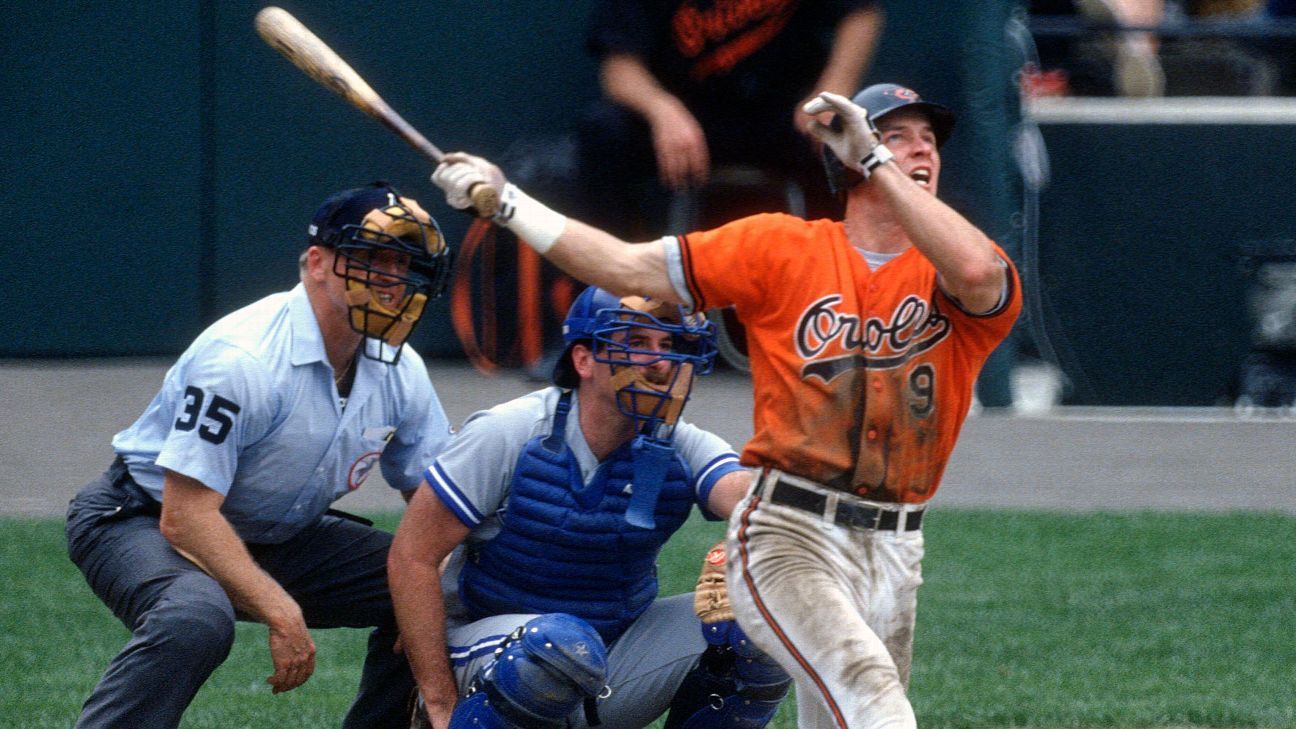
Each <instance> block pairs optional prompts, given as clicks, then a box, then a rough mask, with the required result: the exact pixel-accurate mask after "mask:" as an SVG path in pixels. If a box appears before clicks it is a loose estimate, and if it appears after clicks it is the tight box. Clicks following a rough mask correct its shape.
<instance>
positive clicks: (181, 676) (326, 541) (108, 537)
mask: <svg viewBox="0 0 1296 729" xmlns="http://www.w3.org/2000/svg"><path fill="white" fill-rule="evenodd" d="M158 514H159V507H158V504H157V502H155V501H153V499H151V498H150V497H149V496H148V495H147V494H146V493H145V492H144V491H143V490H142V489H141V488H140V487H139V486H138V485H137V484H135V482H134V481H133V480H132V479H131V477H130V474H129V473H128V472H127V470H126V467H125V465H123V464H122V463H121V461H120V460H119V461H117V462H116V463H114V464H113V466H112V468H110V469H109V470H108V471H107V472H106V473H105V474H104V475H103V476H101V477H99V478H98V479H96V480H94V481H92V482H91V483H90V484H88V485H87V486H86V487H85V488H84V489H82V490H81V492H80V493H79V494H77V495H76V497H74V498H73V499H72V502H71V504H70V505H69V506H68V513H67V540H68V555H69V556H70V557H71V559H72V561H73V562H74V563H75V564H76V565H77V567H79V568H80V569H81V572H82V574H84V575H85V578H86V581H87V582H88V583H89V584H90V587H91V589H93V590H94V593H95V594H96V595H98V596H99V599H100V600H102V601H103V602H104V604H105V605H107V606H108V608H109V609H110V610H112V612H113V614H114V615H116V616H117V618H118V619H119V620H121V621H122V623H123V624H125V626H126V627H127V629H129V630H130V631H131V639H130V641H129V642H128V643H127V644H126V646H125V647H124V648H123V649H122V650H121V652H120V653H118V654H117V656H116V657H115V658H113V659H112V662H111V663H109V664H108V668H107V670H106V671H105V672H104V674H103V677H102V678H101V679H100V680H99V684H98V685H97V686H95V689H94V692H93V693H92V694H91V695H90V698H89V699H87V700H86V702H85V706H84V708H83V709H82V713H81V718H80V720H79V721H78V722H77V726H78V727H149V728H150V729H152V728H153V727H175V726H178V725H179V724H180V717H181V715H182V714H183V713H184V711H185V709H186V708H187V707H188V706H189V703H190V702H191V701H192V700H193V697H194V695H195V694H196V693H197V692H198V689H199V687H201V686H202V684H203V683H204V682H205V681H206V680H207V678H208V676H210V675H211V673H212V671H214V670H216V667H217V666H219V665H220V664H221V663H222V662H223V661H224V660H225V658H226V657H227V656H228V655H229V652H230V648H231V647H232V646H233V643H234V621H235V620H236V619H239V620H246V619H249V617H248V616H246V615H243V614H240V613H238V612H236V610H235V609H234V607H233V605H232V604H231V603H230V600H229V597H227V596H226V594H225V591H224V589H222V588H221V586H220V585H219V584H218V583H217V582H216V581H215V580H214V579H212V578H211V577H210V576H208V575H207V574H206V573H205V572H203V571H202V570H200V569H198V568H197V567H196V566H194V564H193V563H191V562H189V561H188V560H186V559H184V558H183V557H181V556H180V555H179V554H177V553H176V551H175V550H174V549H172V548H171V545H170V543H169V542H167V540H166V538H165V537H163V536H162V533H161V532H160V531H159V529H158ZM390 545H391V535H390V534H388V533H386V532H383V531H381V530H378V529H374V528H372V527H370V526H367V525H364V524H361V523H359V522H356V521H352V520H348V519H342V518H338V517H335V516H324V517H322V518H321V519H320V520H319V521H317V522H316V523H314V524H312V525H310V526H309V527H307V528H306V529H304V530H302V532H301V533H299V534H297V535H296V536H294V537H293V538H291V539H289V540H288V541H286V542H283V543H282V544H266V545H257V544H251V545H248V549H249V551H250V552H251V554H252V557H253V559H255V560H256V562H257V564H258V565H260V566H261V568H262V569H264V570H265V571H266V572H267V573H268V574H269V575H270V576H271V577H273V578H274V579H275V580H276V581H278V582H279V584H280V585H282V586H283V588H284V589H285V590H286V591H287V592H288V594H289V595H291V596H292V597H293V599H294V600H296V601H297V603H298V604H299V605H300V606H301V609H302V613H303V614H304V615H305V618H306V624H307V625H308V626H309V627H311V628H337V627H349V628H365V627H373V628H375V630H374V631H373V632H372V633H371V634H370V637H369V654H368V657H367V658H366V659H365V664H364V670H363V673H362V675H361V678H360V689H359V693H358V694H357V696H356V699H355V702H354V703H353V704H352V705H351V709H350V711H349V712H348V713H347V716H346V719H345V721H344V723H343V726H344V727H405V726H408V722H409V714H408V711H407V708H406V707H407V701H408V699H409V697H410V694H411V692H412V690H413V687H414V680H413V677H412V676H411V674H410V671H409V664H408V663H407V662H406V660H405V656H404V655H401V654H396V653H393V652H392V646H393V644H394V642H395V639H396V636H397V630H396V621H395V617H394V615H393V612H392V604H391V597H390V595H389V594H388V591H387V551H388V548H389V546H390Z"/></svg>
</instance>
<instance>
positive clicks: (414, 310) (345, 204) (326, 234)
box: [307, 182, 450, 363]
mask: <svg viewBox="0 0 1296 729" xmlns="http://www.w3.org/2000/svg"><path fill="white" fill-rule="evenodd" d="M307 245H308V246H310V245H318V246H325V247H327V248H332V249H333V250H334V251H336V253H337V255H336V257H335V258H334V260H333V273H335V274H337V275H338V276H341V277H342V278H343V279H345V280H346V289H347V291H346V300H347V306H348V307H349V308H350V311H351V316H350V323H351V328H352V329H354V330H355V331H357V332H359V333H360V334H363V335H365V336H366V337H369V338H371V339H375V340H378V342H376V343H374V346H369V345H368V344H366V346H364V347H362V350H363V351H364V353H365V356H367V357H369V358H370V359H376V360H379V361H384V362H392V363H395V362H396V361H398V360H399V359H400V355H401V351H402V348H401V345H402V344H404V343H405V340H406V339H408V338H409V335H410V332H412V331H413V330H414V325H416V324H418V321H419V319H420V318H421V317H422V316H423V310H424V307H426V306H427V302H428V301H429V300H431V299H435V298H436V297H438V296H440V295H441V293H442V292H443V291H445V287H446V283H447V282H448V280H449V274H450V249H449V247H448V246H446V242H445V237H444V236H443V235H441V229H440V228H439V227H438V226H437V223H436V221H435V220H433V219H432V216H430V215H428V214H427V212H426V211H425V210H423V208H421V207H419V204H418V203H417V202H415V201H414V200H412V199H411V198H408V197H401V195H400V193H399V192H397V191H396V189H395V188H393V187H391V186H390V185H388V184H387V183H385V182H374V183H371V184H369V185H368V186H366V187H358V188H354V189H351V190H345V191H343V192H339V193H337V194H336V195H333V196H332V197H330V198H329V199H328V200H325V201H324V204H323V205H321V206H320V208H319V210H318V211H316V213H315V217H314V218H313V219H312V221H311V224H310V228H309V229H308V238H307ZM381 343H386V344H387V345H389V347H384V346H382V344H381Z"/></svg>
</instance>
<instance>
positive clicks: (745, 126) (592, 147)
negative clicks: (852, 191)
mask: <svg viewBox="0 0 1296 729" xmlns="http://www.w3.org/2000/svg"><path fill="white" fill-rule="evenodd" d="M881 25H882V11H881V9H880V8H879V7H877V6H876V5H875V4H874V2H873V1H872V0H823V1H822V2H797V1H796V0H773V1H769V2H752V1H751V0H712V1H711V2H705V1H702V0H598V2H596V4H595V7H594V10H593V13H592V15H591V21H590V28H589V33H588V38H587V41H588V46H589V49H590V51H591V52H592V53H593V54H595V55H596V56H597V57H598V58H599V59H600V83H601V86H602V90H603V98H601V99H600V100H599V101H597V102H596V103H595V104H594V105H593V106H592V107H591V108H590V109H589V110H587V113H586V114H585V116H584V118H583V119H582V122H581V128H580V135H579V136H580V166H581V177H582V182H583V184H584V187H585V188H586V190H587V194H588V209H587V210H586V211H585V214H586V217H587V218H588V219H590V221H591V222H592V223H594V224H595V225H597V226H599V227H602V228H604V229H606V230H609V231H612V232H614V233H617V234H618V235H621V236H624V237H626V238H630V239H635V238H645V237H654V236H657V235H661V234H662V233H664V232H665V231H664V223H665V210H666V203H667V196H666V195H665V194H664V191H674V190H682V189H688V188H694V187H700V186H702V185H704V184H705V183H706V181H707V180H708V178H709V176H710V174H711V172H712V170H713V169H714V167H715V166H716V165H723V164H726V163H743V164H746V165H751V164H752V163H753V161H754V162H755V163H756V164H757V165H759V166H761V167H762V168H764V169H765V170H767V171H772V172H775V173H777V174H779V175H782V176H788V177H791V178H792V179H794V180H796V181H797V182H798V183H800V185H801V187H802V189H803V190H804V192H805V197H806V208H807V213H808V216H809V217H829V216H831V217H836V216H838V215H839V214H840V204H839V203H838V202H837V201H836V199H835V198H834V197H833V196H832V195H831V193H830V192H829V191H828V188H827V185H826V182H825V180H824V175H823V171H822V167H821V165H820V163H819V161H818V151H817V149H816V147H815V146H814V145H812V143H811V141H810V139H809V138H808V137H807V136H806V135H805V131H804V129H805V124H806V122H807V121H808V117H807V116H806V115H805V114H804V113H803V112H801V110H800V108H801V104H802V102H803V101H804V100H806V99H807V98H809V97H810V96H811V95H813V94H815V93H818V92H819V91H825V90H827V91H835V92H838V93H841V94H844V95H847V96H849V95H851V94H853V93H855V92H856V91H857V90H858V89H859V87H860V85H861V80H862V78H863V75H864V72H865V70H866V68H867V66H868V64H869V61H870V60H871V58H872V54H873V50H874V47H875V46H876V43H877V39H878V36H879V34H880V30H881ZM654 178H655V179H657V180H659V181H660V183H661V187H655V186H653V185H651V184H648V185H647V187H646V188H645V185H644V184H643V183H644V181H648V182H649V183H651V180H653V179H654ZM654 188H655V189H654ZM646 192H647V193H649V194H645V193H646Z"/></svg>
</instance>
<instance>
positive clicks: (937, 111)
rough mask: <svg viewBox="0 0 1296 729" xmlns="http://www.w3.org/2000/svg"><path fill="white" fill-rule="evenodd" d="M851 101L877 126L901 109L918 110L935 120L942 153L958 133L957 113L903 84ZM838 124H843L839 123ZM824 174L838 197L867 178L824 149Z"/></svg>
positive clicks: (862, 94)
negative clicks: (863, 110)
mask: <svg viewBox="0 0 1296 729" xmlns="http://www.w3.org/2000/svg"><path fill="white" fill-rule="evenodd" d="M851 101H853V102H855V103H856V104H857V105H858V106H862V107H864V109H865V110H866V111H868V118H869V121H871V122H873V123H874V124H877V123H878V121H879V120H881V119H882V117H884V116H886V115H887V114H890V113H891V112H893V111H896V110H898V109H916V110H918V111H921V112H923V113H925V114H926V115H927V118H928V119H929V120H931V125H932V132H933V133H935V135H936V147H937V148H938V149H939V148H940V147H941V146H942V145H944V144H945V140H947V139H949V136H950V133H951V132H953V130H954V113H953V112H951V111H950V110H949V109H948V108H946V107H944V106H941V105H940V104H935V103H932V102H930V101H923V100H922V97H920V96H918V92H916V91H914V90H913V89H910V88H907V87H905V86H901V85H899V84H873V85H872V86H869V87H867V88H865V89H864V90H862V91H860V92H859V93H857V94H855V95H854V96H852V97H851ZM833 123H834V124H839V123H840V122H838V121H837V120H836V119H834V120H833ZM823 163H824V171H825V172H826V173H827V175H828V187H829V189H831V190H832V191H833V193H834V194H837V195H842V194H845V192H846V190H848V189H850V188H851V187H853V186H855V185H856V184H858V183H859V182H860V181H861V180H863V179H864V178H863V177H861V176H860V174H859V173H858V172H855V171H854V170H848V169H846V167H845V165H843V164H842V163H841V160H839V159H837V155H836V154H833V151H832V150H831V149H829V148H828V146H827V145H824V148H823Z"/></svg>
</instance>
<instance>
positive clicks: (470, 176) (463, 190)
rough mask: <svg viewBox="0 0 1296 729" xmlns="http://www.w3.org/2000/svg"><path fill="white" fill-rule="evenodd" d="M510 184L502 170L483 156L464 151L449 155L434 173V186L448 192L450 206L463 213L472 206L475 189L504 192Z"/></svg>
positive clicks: (446, 193) (447, 197)
mask: <svg viewBox="0 0 1296 729" xmlns="http://www.w3.org/2000/svg"><path fill="white" fill-rule="evenodd" d="M507 182H508V180H506V179H505V178H504V173H503V172H501V171H500V168H498V167H496V166H495V165H493V164H491V163H490V162H488V161H487V160H485V159H482V158H481V157H475V156H473V155H471V154H465V153H463V152H453V153H451V154H447V155H446V156H445V158H444V159H442V160H441V164H439V165H437V168H436V170H434V171H433V172H432V184H434V185H436V186H437V187H439V188H441V190H442V191H444V192H445V196H446V203H448V204H449V205H450V207H452V208H456V209H459V210H467V209H468V208H471V207H472V204H473V202H472V197H471V196H470V193H471V192H472V189H473V187H474V186H476V185H479V184H480V185H487V186H489V187H491V188H493V189H495V190H502V189H504V185H505V183H507Z"/></svg>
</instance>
